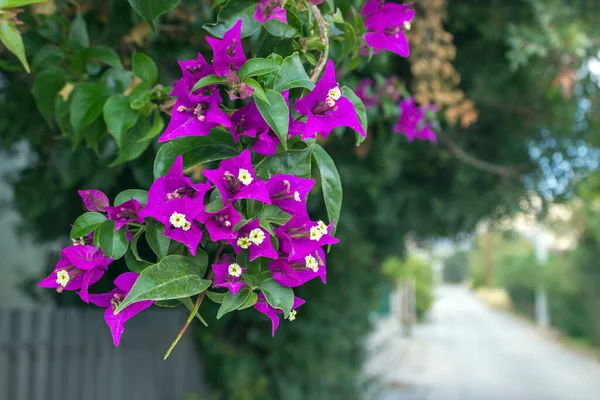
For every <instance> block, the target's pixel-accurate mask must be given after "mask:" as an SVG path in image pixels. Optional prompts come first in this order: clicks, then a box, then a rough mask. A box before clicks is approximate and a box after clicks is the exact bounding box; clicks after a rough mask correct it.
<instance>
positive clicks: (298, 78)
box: [273, 53, 315, 92]
mask: <svg viewBox="0 0 600 400" xmlns="http://www.w3.org/2000/svg"><path fill="white" fill-rule="evenodd" d="M297 87H302V88H306V89H308V90H313V89H314V87H315V84H314V83H312V81H311V80H310V77H309V76H308V74H307V73H306V70H305V69H304V67H303V66H302V62H301V61H300V57H299V56H298V53H294V54H292V55H291V56H289V57H286V58H285V59H284V60H283V64H282V65H281V68H280V69H279V72H278V73H277V77H276V78H275V84H274V85H273V89H275V90H277V91H278V92H282V91H284V90H286V89H292V88H297Z"/></svg>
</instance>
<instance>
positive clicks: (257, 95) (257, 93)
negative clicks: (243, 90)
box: [244, 78, 271, 105]
mask: <svg viewBox="0 0 600 400" xmlns="http://www.w3.org/2000/svg"><path fill="white" fill-rule="evenodd" d="M244 83H245V84H246V85H248V86H250V87H251V88H252V89H254V92H253V93H252V97H254V100H256V99H260V100H262V101H264V102H265V103H267V104H269V105H271V103H270V102H269V99H268V98H267V95H266V94H265V90H264V89H263V87H262V86H261V85H260V83H258V82H257V81H256V80H254V79H252V78H246V79H244Z"/></svg>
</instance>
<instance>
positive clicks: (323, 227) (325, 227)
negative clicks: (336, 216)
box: [317, 220, 327, 235]
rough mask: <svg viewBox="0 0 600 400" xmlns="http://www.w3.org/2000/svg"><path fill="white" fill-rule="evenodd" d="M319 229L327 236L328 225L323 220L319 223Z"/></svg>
mask: <svg viewBox="0 0 600 400" xmlns="http://www.w3.org/2000/svg"><path fill="white" fill-rule="evenodd" d="M317 229H318V230H319V231H320V232H321V233H322V234H323V235H326V234H327V225H325V223H324V222H323V221H321V220H319V222H317Z"/></svg>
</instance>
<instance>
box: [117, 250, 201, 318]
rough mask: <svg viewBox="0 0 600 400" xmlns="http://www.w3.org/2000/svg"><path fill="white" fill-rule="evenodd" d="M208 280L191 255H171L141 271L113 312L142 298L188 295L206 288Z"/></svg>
mask: <svg viewBox="0 0 600 400" xmlns="http://www.w3.org/2000/svg"><path fill="white" fill-rule="evenodd" d="M210 284H211V281H209V280H206V279H202V276H200V275H199V274H198V268H197V267H196V265H195V264H194V262H193V261H192V259H191V258H189V257H184V256H178V255H171V256H168V257H165V258H163V259H162V260H160V261H159V262H158V263H156V264H154V265H151V266H149V267H148V268H146V269H145V270H143V271H142V273H141V274H140V276H139V278H138V279H137V281H136V282H135V284H134V285H133V287H132V288H131V290H130V291H129V294H128V295H127V297H125V299H124V300H123V302H122V303H121V304H120V305H119V307H117V309H116V310H115V314H116V313H118V312H119V311H121V310H123V309H124V308H125V307H127V306H128V305H129V304H132V303H135V302H137V301H142V300H155V301H156V300H170V299H181V298H184V297H190V296H194V295H197V294H198V293H201V292H202V291H204V290H206V289H207V288H208V287H209V286H210Z"/></svg>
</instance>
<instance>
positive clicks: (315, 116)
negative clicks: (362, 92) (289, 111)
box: [296, 60, 367, 139]
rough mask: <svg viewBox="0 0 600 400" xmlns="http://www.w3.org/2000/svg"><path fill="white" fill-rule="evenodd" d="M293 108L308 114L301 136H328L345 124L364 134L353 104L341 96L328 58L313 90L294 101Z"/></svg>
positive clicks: (331, 62)
mask: <svg viewBox="0 0 600 400" xmlns="http://www.w3.org/2000/svg"><path fill="white" fill-rule="evenodd" d="M296 111H297V112H298V113H299V114H302V115H307V116H308V117H307V119H306V129H305V131H304V135H303V136H302V138H303V139H307V138H314V137H316V134H317V133H321V136H323V137H327V136H328V135H329V132H331V130H332V129H334V128H337V127H338V126H347V127H349V128H352V129H354V130H356V131H358V132H360V134H361V135H362V136H365V137H366V136H367V134H366V133H365V131H364V129H363V127H362V125H361V124H360V121H359V120H358V116H357V115H356V110H355V109H354V106H353V105H352V103H351V102H350V100H348V99H347V98H345V97H342V91H341V89H340V87H339V86H338V84H337V82H336V80H335V72H334V68H333V61H331V60H330V61H329V62H328V63H327V67H326V68H325V72H324V73H323V77H322V78H321V80H320V81H319V82H318V83H317V85H316V86H315V88H314V89H313V91H312V92H310V93H309V94H307V95H306V96H304V97H303V98H301V99H298V100H297V101H296Z"/></svg>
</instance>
